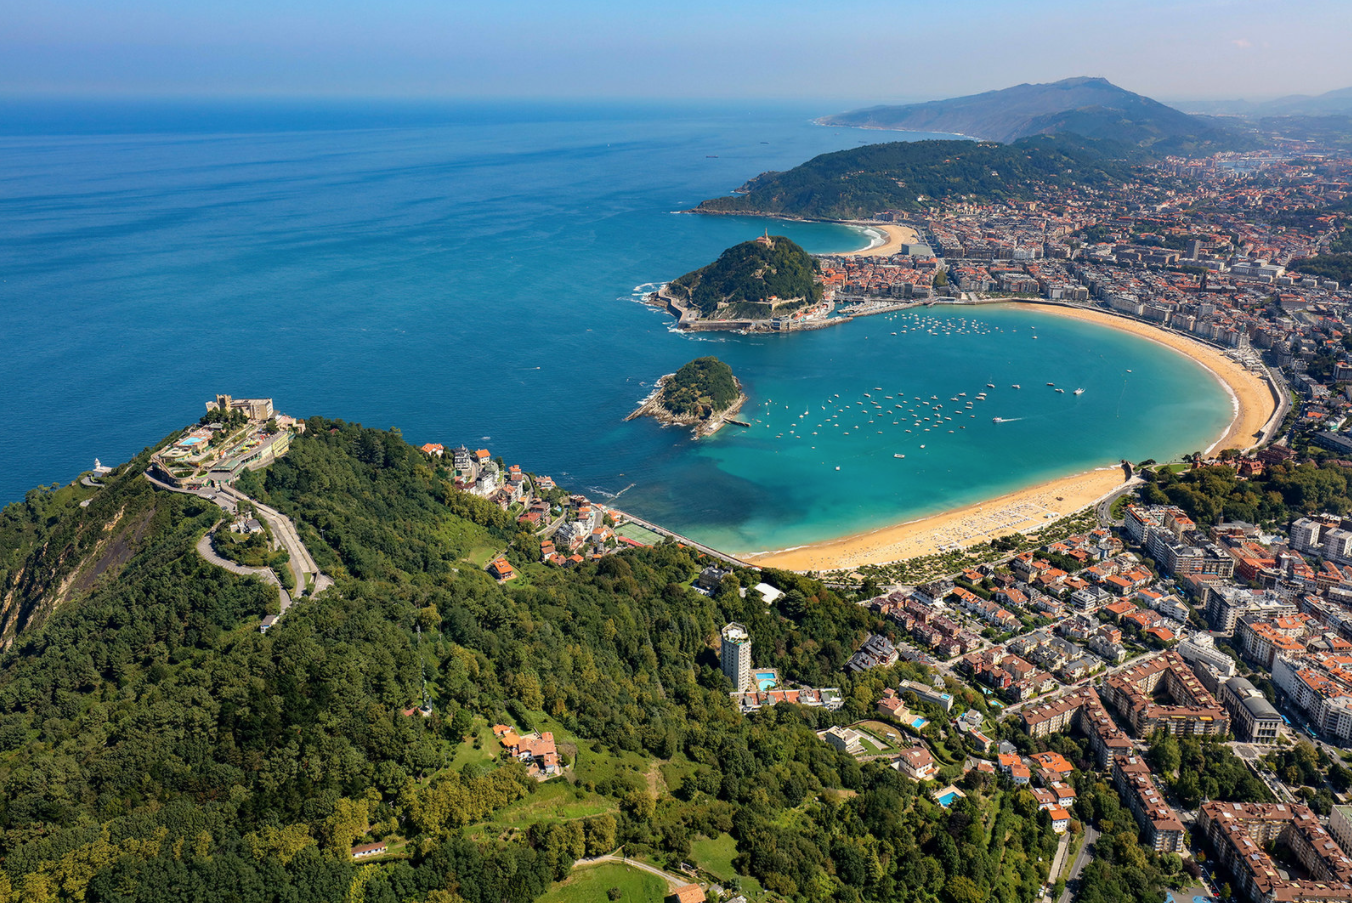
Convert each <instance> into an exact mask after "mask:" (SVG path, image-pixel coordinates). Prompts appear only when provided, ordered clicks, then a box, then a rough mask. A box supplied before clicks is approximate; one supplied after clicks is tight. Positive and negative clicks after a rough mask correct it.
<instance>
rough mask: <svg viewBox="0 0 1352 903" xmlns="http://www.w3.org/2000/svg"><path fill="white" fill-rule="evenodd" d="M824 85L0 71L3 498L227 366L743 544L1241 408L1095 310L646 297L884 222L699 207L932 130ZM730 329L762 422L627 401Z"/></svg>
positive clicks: (995, 488)
mask: <svg viewBox="0 0 1352 903" xmlns="http://www.w3.org/2000/svg"><path fill="white" fill-rule="evenodd" d="M828 112H831V111H830V110H824V109H820V108H809V107H802V106H792V105H780V106H774V105H767V104H760V103H758V104H745V105H737V104H727V103H725V104H719V105H685V106H677V105H661V106H659V105H559V104H551V105H541V104H524V103H521V104H500V105H492V104H455V105H451V104H440V105H438V104H421V105H415V104H404V105H390V104H385V105H374V104H366V105H363V104H356V103H351V104H341V103H331V104H326V105H317V104H298V103H297V104H286V103H273V104H262V103H257V104H242V103H241V104H224V103H221V104H207V103H198V104H190V103H175V104H169V103H150V102H146V103H140V104H136V103H121V104H112V103H75V102H65V103H61V102H43V103H21V102H15V101H8V102H3V103H0V335H2V336H3V346H0V347H3V353H0V382H2V383H3V386H4V391H3V392H0V503H7V502H10V501H14V500H17V499H21V498H22V497H23V495H24V493H25V492H26V491H27V490H28V489H29V488H31V487H33V486H35V485H38V484H50V483H52V482H56V481H67V480H70V479H72V478H73V477H75V476H76V475H77V474H78V473H79V472H81V471H82V470H87V469H88V468H90V467H91V466H92V465H93V462H94V458H95V457H98V458H100V459H102V461H103V462H104V463H112V462H120V461H123V460H126V459H127V458H128V457H130V456H131V455H133V454H135V453H136V452H138V451H139V450H140V449H141V448H143V447H145V446H146V445H149V444H152V443H153V442H155V441H156V440H158V439H159V438H160V437H162V436H164V435H166V434H167V433H169V432H171V431H172V430H174V429H175V428H177V427H179V426H181V425H183V424H185V423H187V422H190V421H192V420H194V419H196V418H197V417H198V416H199V415H200V413H201V412H202V411H203V403H204V402H205V401H206V400H208V399H210V398H213V397H214V396H215V394H216V393H218V392H225V393H230V394H233V395H236V396H259V395H262V396H271V397H273V398H274V399H275V400H276V404H277V408H278V410H280V411H284V412H287V413H290V414H295V415H299V416H307V415H311V414H323V415H326V416H331V417H341V418H344V419H347V420H353V421H358V422H362V423H365V424H367V425H370V426H378V427H398V428H399V429H400V430H401V431H402V433H403V435H404V436H405V438H407V439H408V440H410V441H412V442H414V443H416V444H421V443H423V442H440V443H443V444H445V445H448V446H449V445H458V444H460V443H465V444H468V445H470V446H486V447H489V448H491V449H492V450H493V451H494V453H495V454H500V455H502V456H503V457H505V458H506V459H507V460H508V461H510V462H514V463H520V464H521V465H522V466H523V467H524V468H526V469H528V470H532V471H535V472H538V473H545V474H550V475H552V476H553V477H555V479H557V480H559V481H560V483H561V484H563V485H565V486H568V487H570V488H574V489H576V490H578V491H581V492H585V493H588V494H591V495H593V496H595V497H597V498H598V499H602V500H609V499H614V498H615V497H616V496H618V497H619V498H618V501H617V504H619V505H621V506H622V507H624V508H626V509H627V510H632V511H633V512H634V513H635V514H639V515H642V516H645V517H648V518H651V519H653V520H656V521H658V522H661V523H663V524H665V525H668V526H670V527H672V528H673V529H677V530H679V531H681V532H684V533H687V534H689V535H691V536H693V537H695V538H699V539H701V540H704V541H706V542H709V543H711V544H714V545H717V546H720V547H724V548H728V549H730V550H734V551H754V550H764V549H775V548H785V547H789V546H793V545H800V544H803V543H806V542H810V541H813V540H820V539H825V538H831V537H835V536H839V535H844V534H848V533H852V532H856V531H859V530H863V529H869V528H872V527H877V526H881V525H883V524H887V523H895V522H898V521H901V520H904V519H909V518H911V517H915V516H919V515H922V514H926V513H932V512H936V511H940V510H945V509H948V508H952V507H954V506H957V505H961V504H966V503H968V502H972V501H976V500H978V499H980V498H986V497H990V496H993V495H996V494H999V493H1002V492H1006V491H1010V490H1012V489H1015V488H1019V487H1021V486H1024V485H1028V484H1030V483H1033V482H1038V481H1041V480H1043V479H1047V478H1050V477H1054V476H1058V475H1064V474H1069V473H1073V472H1077V471H1080V470H1084V469H1087V468H1088V467H1093V466H1099V465H1103V464H1107V463H1112V462H1114V461H1116V460H1118V459H1119V458H1129V459H1132V460H1139V459H1141V458H1145V457H1155V458H1161V459H1163V458H1167V457H1170V456H1174V455H1178V454H1182V453H1185V452H1189V451H1192V450H1194V449H1201V448H1205V447H1206V446H1207V445H1209V444H1210V443H1211V442H1212V441H1213V440H1214V439H1215V437H1216V436H1217V435H1218V434H1219V433H1220V432H1221V431H1222V430H1223V428H1224V426H1225V424H1226V423H1227V422H1228V421H1229V419H1230V416H1231V412H1230V403H1229V400H1228V398H1227V396H1226V395H1225V393H1224V392H1223V390H1222V389H1221V388H1220V386H1218V385H1217V384H1216V382H1215V381H1214V380H1213V379H1211V378H1210V377H1209V376H1208V375H1207V374H1206V373H1205V372H1204V371H1203V370H1202V369H1201V368H1200V367H1198V366H1197V365H1196V364H1193V363H1192V362H1190V361H1188V360H1186V359H1184V358H1182V357H1180V356H1178V355H1177V354H1175V353H1173V352H1170V351H1168V350H1166V349H1163V348H1161V347H1159V346H1157V345H1154V344H1152V343H1150V342H1147V341H1144V340H1142V339H1139V338H1136V337H1134V336H1130V335H1126V334H1123V333H1119V332H1116V331H1112V330H1108V329H1104V328H1102V327H1098V326H1094V325H1092V324H1086V323H1080V322H1074V321H1070V320H1063V319H1059V318H1056V317H1053V316H1050V315H1045V314H1039V313H1036V312H1032V313H1030V312H1026V311H1019V310H1014V309H1011V308H1006V307H983V308H980V309H954V310H948V309H922V310H920V311H917V312H906V313H900V314H894V315H889V316H884V317H873V318H867V319H861V320H858V321H855V322H854V323H850V324H848V325H845V326H841V327H836V328H833V329H826V330H821V331H817V332H812V333H802V334H795V335H789V336H736V335H721V336H683V335H679V334H675V333H673V332H672V331H671V329H670V326H671V319H670V317H668V316H666V315H665V314H663V313H661V312H660V311H657V310H654V309H652V308H649V307H646V306H644V305H642V304H639V303H637V302H636V299H637V298H638V297H640V296H641V289H642V287H644V286H646V285H649V284H652V283H657V282H660V281H663V280H666V279H670V278H673V277H675V276H678V275H680V274H682V273H684V272H686V271H688V270H690V269H693V268H695V267H698V266H701V265H703V264H705V263H707V262H709V261H710V260H712V259H714V258H715V257H717V255H718V254H719V253H720V252H721V251H722V250H723V249H724V248H726V247H728V246H729V245H732V244H735V243H736V242H738V241H744V240H746V239H749V238H752V237H754V236H756V235H758V234H760V233H761V232H762V230H763V229H765V228H766V227H767V226H768V227H769V228H770V231H771V233H772V234H780V235H787V236H789V237H790V238H792V239H793V240H795V241H797V242H799V243H800V244H802V245H803V246H804V247H806V248H807V249H808V250H809V251H813V252H817V253H825V252H836V251H844V250H851V249H854V248H858V247H862V246H863V245H864V244H866V243H867V238H866V236H864V235H863V234H862V233H861V232H860V231H859V230H857V229H853V228H849V227H844V226H837V225H830V224H815V223H788V222H771V221H765V220H760V219H756V218H747V217H705V216H693V215H686V214H681V213H679V212H678V211H681V210H684V209H687V208H689V207H691V206H693V205H694V204H696V203H697V202H698V201H700V200H702V199H703V198H706V197H712V196H716V195H719V194H722V193H726V192H727V191H729V190H731V189H734V188H736V187H737V186H738V185H740V184H741V183H742V182H743V181H745V180H746V179H748V178H751V177H753V176H755V175H757V174H758V173H760V172H762V171H765V170H771V169H780V170H782V169H786V168H789V167H792V166H794V165H796V164H797V163H800V162H803V161H804V160H807V159H808V158H810V157H812V156H814V155H816V154H819V153H824V152H829V151H833V150H840V149H844V148H849V147H854V146H857V145H859V144H862V143H871V142H876V141H879V140H897V139H899V138H903V137H904V138H910V139H914V138H923V137H939V136H924V135H916V134H909V135H899V134H892V133H880V132H877V131H861V130H851V129H836V128H823V127H819V126H816V125H814V124H812V122H811V119H812V117H813V116H817V115H821V114H823V113H828ZM893 332H895V333H897V335H895V336H894V335H892V334H891V333H893ZM1034 334H1036V335H1037V336H1038V338H1037V339H1033V338H1032V336H1033V335H1034ZM706 354H714V355H717V356H718V357H720V358H722V359H724V360H726V361H727V362H728V363H729V364H731V365H732V367H733V368H734V371H735V372H736V373H737V375H738V376H739V378H740V379H741V380H742V381H743V383H744V384H745V385H746V387H747V390H748V393H749V395H750V397H751V401H750V403H749V404H748V406H747V408H746V409H745V414H746V416H748V417H749V418H750V419H751V420H752V421H753V422H754V423H753V426H752V428H750V429H748V430H743V429H741V428H735V427H729V428H725V429H724V430H723V431H722V432H720V433H719V434H717V435H716V436H714V437H713V438H711V439H708V440H702V441H700V442H698V443H696V442H692V441H691V440H690V439H689V438H688V434H687V433H685V432H683V431H678V430H674V429H663V428H661V427H660V426H658V425H657V424H656V423H655V422H653V421H650V420H640V421H632V422H627V423H626V422H624V417H625V416H626V415H627V414H628V413H629V412H630V411H631V410H632V409H633V408H634V407H635V405H636V404H637V403H638V401H639V400H640V399H642V398H643V397H644V396H645V395H646V394H647V393H648V392H649V391H650V389H651V386H652V383H653V381H654V380H655V379H656V378H657V377H658V376H660V375H662V374H663V373H669V372H672V371H673V370H675V369H676V368H678V367H679V366H680V365H681V364H682V363H684V362H686V361H687V360H690V359H691V358H694V357H698V356H702V355H706ZM1128 370H1130V371H1131V372H1130V373H1128V372H1127V371H1128ZM1047 382H1055V383H1056V385H1057V386H1058V387H1063V388H1065V389H1066V392H1065V393H1064V394H1058V393H1055V392H1054V390H1053V389H1051V388H1048V387H1046V386H1045V385H1044V384H1045V383H1047ZM987 383H991V384H993V385H994V386H995V387H996V388H994V389H988V388H986V384H987ZM1015 383H1018V384H1020V385H1021V386H1022V388H1021V389H1018V390H1015V389H1012V388H1010V386H1012V385H1013V384H1015ZM1076 388H1083V389H1084V390H1085V391H1084V393H1083V394H1081V395H1078V396H1077V395H1074V394H1073V391H1074V389H1076ZM981 391H985V392H987V393H988V395H987V398H986V400H984V401H981V402H973V407H972V408H971V409H968V408H967V407H966V403H967V402H968V401H970V400H972V399H973V398H974V397H975V395H976V393H977V392H981ZM865 393H868V394H869V396H871V397H869V398H865ZM960 393H965V394H960ZM879 395H882V396H888V395H891V396H893V397H892V398H890V399H886V404H887V405H888V406H889V407H888V408H887V410H888V411H890V412H892V414H889V416H888V419H886V420H884V419H882V417H881V416H880V415H879V413H878V412H879V410H880V409H881V408H880V407H875V406H874V404H873V402H874V401H875V400H877V401H878V404H879V405H880V406H881V405H882V404H883V401H884V399H880V398H878V396H879ZM836 396H839V398H837V397H836ZM931 396H934V398H932V399H931ZM953 398H958V399H959V401H957V402H954V401H951V400H950V399H953ZM917 399H919V400H917ZM922 401H930V402H931V405H930V406H929V407H926V406H923V405H922V404H921V402H922ZM861 403H862V404H861ZM902 403H904V405H905V406H904V407H903V408H897V407H895V405H897V404H902ZM847 404H848V405H849V409H848V410H849V412H848V413H847V412H846V410H845V406H846V405H847ZM934 404H940V405H942V406H944V410H943V411H942V412H940V411H935V410H932V409H931V408H932V406H933V405H934ZM828 408H830V411H829V412H828V410H827V409H828ZM922 408H923V410H922ZM856 412H857V413H856ZM903 414H904V415H906V417H907V418H909V419H905V418H903V416H902V415H903ZM925 416H929V417H930V418H931V420H929V421H925V420H923V419H922V418H923V417H925ZM935 416H939V417H951V418H952V420H942V421H939V424H941V425H936V422H935V421H934V420H933V418H934V417H935ZM997 416H998V417H1001V418H1003V419H1005V420H1007V421H1009V422H1005V423H999V424H996V423H994V422H993V419H992V418H994V417H997ZM829 417H834V418H836V419H834V420H831V419H828V418H829ZM864 420H872V421H873V422H872V423H868V422H862V421H864ZM846 421H849V422H848V423H847V422H846ZM916 424H920V425H919V426H917V425H916ZM847 427H848V429H847ZM926 427H928V428H929V429H930V432H928V433H927V432H924V429H925V428H926ZM959 427H965V429H964V428H959ZM907 429H910V430H911V432H910V433H907V432H906V430H907ZM949 429H952V430H953V432H952V433H950V432H948V430H949ZM814 433H815V434H816V435H813V434H814ZM845 433H848V434H849V435H845ZM922 437H924V438H923V439H922ZM922 444H923V445H925V446H926V447H925V448H924V449H921V448H919V446H920V445H922ZM897 454H904V455H905V456H906V457H905V458H896V457H894V455H897ZM837 468H839V469H837Z"/></svg>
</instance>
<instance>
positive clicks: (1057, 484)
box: [741, 467, 1124, 571]
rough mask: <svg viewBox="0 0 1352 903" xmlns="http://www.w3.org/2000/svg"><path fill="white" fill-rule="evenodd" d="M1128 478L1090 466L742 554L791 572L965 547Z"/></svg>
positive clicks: (1030, 526) (1084, 502)
mask: <svg viewBox="0 0 1352 903" xmlns="http://www.w3.org/2000/svg"><path fill="white" fill-rule="evenodd" d="M1123 476H1124V475H1123V472H1122V468H1120V467H1107V468H1103V469H1101V470H1091V471H1088V472H1086V473H1080V474H1076V475H1074V476H1071V477H1063V478H1061V479H1058V480H1049V481H1047V482H1045V483H1040V484H1038V485H1037V486H1033V487H1030V488H1028V489H1021V490H1019V491H1017V492H1011V493H1009V494H1007V495H1002V496H1000V497H999V498H994V499H990V500H989V501H984V502H978V503H976V504H973V505H967V506H965V507H962V508H958V509H956V510H954V511H946V512H944V513H943V514H935V515H933V516H931V517H922V518H920V519H919V520H914V521H910V522H908V523H904V524H897V525H895V526H891V527H883V528H881V529H878V530H873V531H871V532H869V533H859V534H856V535H854V536H846V537H842V538H840V539H833V540H830V541H829V542H823V543H815V544H813V545H810V546H802V547H800V548H797V549H790V550H787V551H783V552H768V553H766V554H763V555H751V556H747V555H743V556H741V557H743V558H744V559H746V560H747V561H751V562H754V563H755V564H761V565H769V566H771V567H777V568H785V569H787V570H791V571H827V570H835V569H836V568H853V567H858V566H859V565H861V564H881V563H883V562H887V561H901V560H902V559H905V558H916V557H919V556H921V555H931V554H933V553H935V552H939V551H943V550H944V549H951V548H965V547H966V546H970V545H973V544H975V543H978V542H988V541H990V540H992V539H994V538H995V537H997V536H1007V535H1009V534H1010V533H1027V532H1030V531H1032V530H1036V529H1037V528H1038V527H1041V526H1044V525H1046V524H1048V523H1051V522H1052V521H1054V520H1057V519H1058V518H1061V517H1064V516H1065V515H1067V514H1070V513H1071V512H1073V511H1078V510H1079V509H1081V508H1084V507H1087V506H1089V505H1092V504H1093V503H1094V502H1096V501H1098V500H1099V499H1100V498H1102V497H1103V496H1105V495H1107V494H1108V493H1110V492H1112V491H1113V490H1114V489H1116V488H1117V487H1118V486H1120V485H1122V482H1123Z"/></svg>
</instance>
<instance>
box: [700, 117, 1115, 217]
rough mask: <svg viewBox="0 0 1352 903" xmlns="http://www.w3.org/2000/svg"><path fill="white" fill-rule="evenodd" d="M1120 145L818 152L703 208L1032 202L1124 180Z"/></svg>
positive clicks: (968, 144)
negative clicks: (1051, 189)
mask: <svg viewBox="0 0 1352 903" xmlns="http://www.w3.org/2000/svg"><path fill="white" fill-rule="evenodd" d="M1109 150H1112V148H1108V147H1103V146H1100V145H1098V144H1096V143H1095V142H1093V141H1089V140H1087V139H1082V138H1078V137H1076V136H1047V135H1042V136H1035V137H1030V138H1024V139H1021V140H1019V141H1017V142H1015V143H1013V144H994V143H990V142H977V141H956V140H955V141H898V142H892V143H888V144H870V145H865V146H863V147H857V148H851V149H850V150H843V151H836V152H834V153H829V154H821V155H819V156H816V157H813V158H812V159H811V160H808V161H807V162H806V163H803V164H801V165H799V166H795V167H794V168H793V169H790V170H788V171H787V172H766V173H761V174H760V175H759V176H756V177H755V178H754V179H752V180H750V181H749V182H747V183H746V184H745V185H743V186H742V187H741V188H740V189H738V191H737V194H736V195H734V196H731V197H721V198H712V199H710V200H707V201H703V202H701V203H700V205H699V206H698V207H696V208H695V209H694V212H696V213H737V214H757V215H769V216H795V217H806V218H810V219H828V220H848V219H867V218H870V217H872V216H873V215H874V214H876V213H877V212H878V211H881V210H906V211H918V210H923V209H926V208H927V207H929V206H932V205H934V204H936V203H942V202H946V201H956V200H959V199H968V200H971V201H974V202H977V203H993V202H999V201H1011V200H1029V199H1032V198H1033V197H1035V188H1036V187H1037V186H1039V185H1045V186H1067V185H1070V184H1071V183H1077V184H1080V185H1085V186H1090V187H1093V186H1100V185H1106V184H1108V183H1110V182H1114V181H1116V182H1121V181H1122V180H1123V179H1124V178H1126V177H1128V174H1129V168H1128V167H1127V166H1126V165H1125V164H1124V163H1121V162H1119V161H1117V160H1114V159H1112V157H1111V155H1110V154H1109V153H1108V151H1109Z"/></svg>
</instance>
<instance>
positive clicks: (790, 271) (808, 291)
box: [667, 201, 823, 319]
mask: <svg viewBox="0 0 1352 903" xmlns="http://www.w3.org/2000/svg"><path fill="white" fill-rule="evenodd" d="M705 203H708V202H707V201H706V202H705ZM701 206H702V205H701ZM817 269H818V266H817V261H816V259H815V258H814V257H813V256H812V255H811V254H809V253H807V252H806V251H804V250H803V249H802V248H801V247H800V246H799V245H798V244H796V243H795V242H793V241H791V240H790V239H787V238H785V237H784V236H782V235H775V236H766V237H764V238H759V239H756V240H755V241H744V242H742V243H741V244H737V245H733V246H732V247H731V248H728V249H727V250H726V251H724V252H723V253H722V254H720V255H719V256H718V259H717V260H715V261H714V262H713V263H711V264H708V265H707V266H703V267H700V268H699V269H698V270H694V271H692V272H689V273H686V274H685V275H684V276H681V277H680V278H678V279H673V280H672V281H671V283H670V284H669V285H668V286H667V291H668V292H670V293H671V294H672V295H673V296H675V297H677V298H682V299H685V300H688V301H690V303H691V304H693V305H694V306H695V307H697V308H699V310H700V312H701V313H702V314H703V315H704V316H706V317H720V318H734V319H735V318H741V317H752V318H756V319H763V318H766V317H770V316H772V315H774V314H775V313H780V312H785V311H789V310H793V309H794V308H797V307H802V306H803V305H805V304H812V303H815V302H817V301H820V300H821V299H822V291H823V290H822V286H821V283H819V282H818V281H817Z"/></svg>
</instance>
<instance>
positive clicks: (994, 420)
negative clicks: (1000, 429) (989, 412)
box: [991, 417, 1005, 423]
mask: <svg viewBox="0 0 1352 903" xmlns="http://www.w3.org/2000/svg"><path fill="white" fill-rule="evenodd" d="M1004 422H1005V418H1003V417H992V418H991V423H1004Z"/></svg>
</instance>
